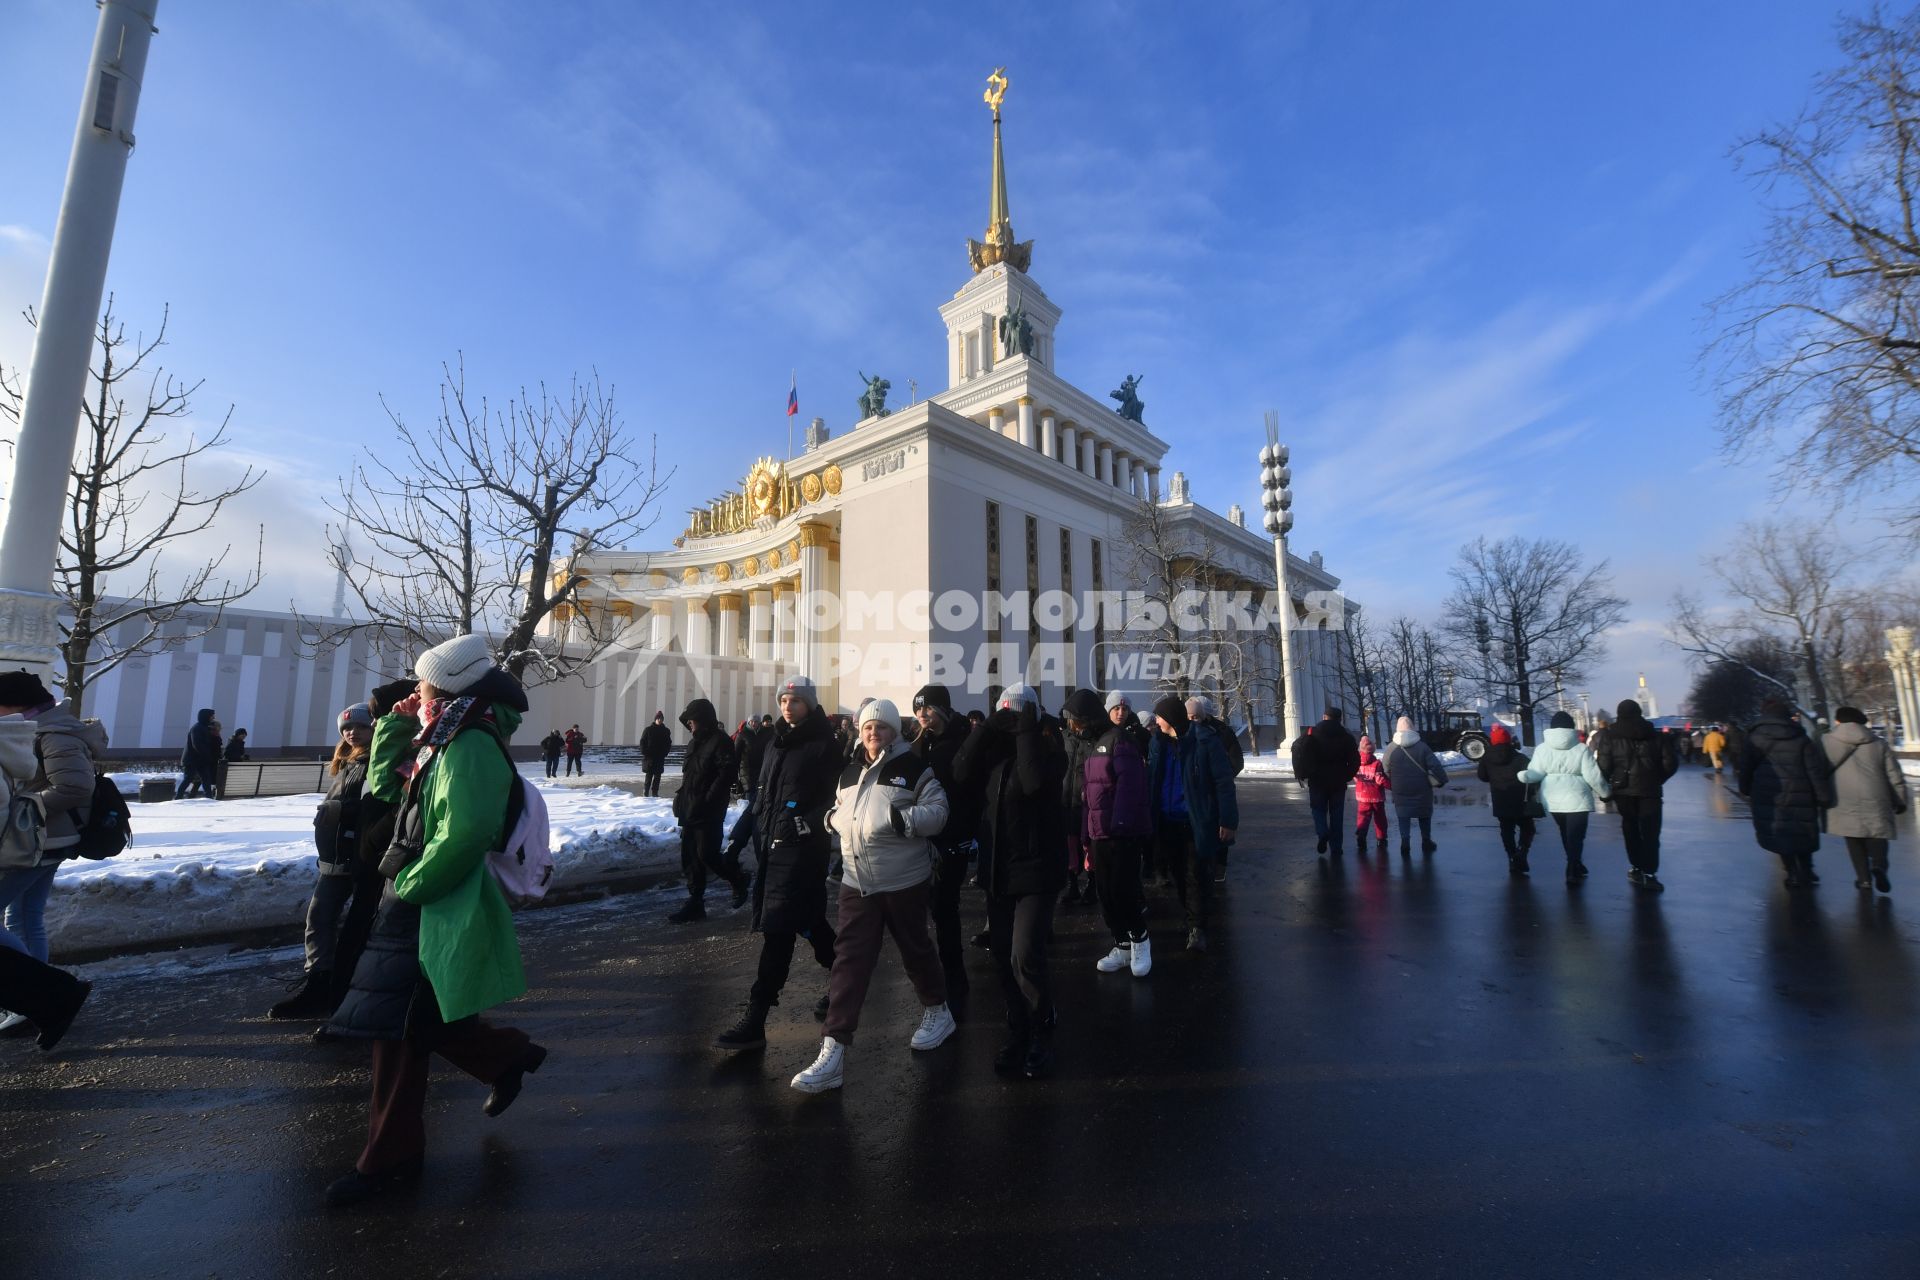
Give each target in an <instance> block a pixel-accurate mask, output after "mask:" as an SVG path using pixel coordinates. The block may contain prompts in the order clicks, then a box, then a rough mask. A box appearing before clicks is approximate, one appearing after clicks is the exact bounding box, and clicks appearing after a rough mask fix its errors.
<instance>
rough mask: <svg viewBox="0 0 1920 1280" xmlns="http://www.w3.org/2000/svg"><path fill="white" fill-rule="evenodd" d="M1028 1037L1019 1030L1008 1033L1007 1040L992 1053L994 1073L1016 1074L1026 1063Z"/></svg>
mask: <svg viewBox="0 0 1920 1280" xmlns="http://www.w3.org/2000/svg"><path fill="white" fill-rule="evenodd" d="M1028 1043H1029V1041H1028V1037H1027V1036H1026V1035H1025V1034H1024V1033H1022V1032H1019V1031H1014V1032H1011V1033H1009V1035H1008V1037H1007V1042H1006V1043H1005V1044H1004V1045H1002V1046H1000V1052H999V1053H996V1054H994V1055H993V1070H994V1073H995V1074H996V1075H1003V1076H1017V1075H1019V1074H1021V1073H1022V1072H1023V1071H1024V1070H1025V1069H1026V1065H1027V1045H1028Z"/></svg>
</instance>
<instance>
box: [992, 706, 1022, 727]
mask: <svg viewBox="0 0 1920 1280" xmlns="http://www.w3.org/2000/svg"><path fill="white" fill-rule="evenodd" d="M1019 727H1020V713H1019V712H1018V711H1015V710H1014V709H1013V708H1012V707H1003V708H1002V709H1000V710H999V711H996V712H994V713H993V714H992V715H990V716H988V717H987V728H989V729H991V730H993V731H994V732H995V733H1012V732H1013V731H1014V730H1016V729H1018V728H1019Z"/></svg>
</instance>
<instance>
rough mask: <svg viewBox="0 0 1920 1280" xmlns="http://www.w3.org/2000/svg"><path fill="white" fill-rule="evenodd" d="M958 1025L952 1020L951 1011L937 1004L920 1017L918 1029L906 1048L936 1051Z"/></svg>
mask: <svg viewBox="0 0 1920 1280" xmlns="http://www.w3.org/2000/svg"><path fill="white" fill-rule="evenodd" d="M959 1025H960V1024H959V1023H957V1022H955V1021H954V1020H953V1010H951V1009H949V1008H947V1006H945V1005H944V1004H937V1005H935V1006H933V1008H931V1009H928V1010H926V1011H925V1012H924V1013H922V1014H921V1015H920V1028H919V1030H917V1031H915V1032H914V1033H913V1039H911V1040H909V1041H907V1047H908V1048H909V1049H938V1048H939V1047H940V1046H941V1045H943V1044H945V1043H946V1042H947V1037H948V1036H950V1035H952V1034H953V1033H954V1030H955V1029H956V1028H957V1027H958V1026H959Z"/></svg>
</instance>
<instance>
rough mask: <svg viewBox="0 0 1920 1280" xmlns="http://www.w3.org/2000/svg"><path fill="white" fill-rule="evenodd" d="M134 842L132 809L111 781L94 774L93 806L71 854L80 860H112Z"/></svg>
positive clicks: (89, 809)
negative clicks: (76, 855) (74, 854)
mask: <svg viewBox="0 0 1920 1280" xmlns="http://www.w3.org/2000/svg"><path fill="white" fill-rule="evenodd" d="M132 842H133V810H132V809H131V808H129V807H128V805H127V798H126V797H125V796H123V795H121V794H120V788H119V787H118V786H116V785H114V781H113V779H112V778H109V777H108V776H107V775H106V774H104V773H96V774H94V775H93V804H92V805H91V806H90V807H89V808H88V809H87V820H86V821H85V822H82V823H81V824H80V842H79V843H78V844H76V845H74V846H73V848H72V850H71V851H72V852H74V853H77V854H79V855H80V856H81V857H83V858H111V857H112V856H113V855H114V854H116V853H119V852H120V851H121V850H122V849H124V848H126V847H127V846H128V845H129V844H131V843H132Z"/></svg>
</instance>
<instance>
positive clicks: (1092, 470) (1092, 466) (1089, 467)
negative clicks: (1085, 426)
mask: <svg viewBox="0 0 1920 1280" xmlns="http://www.w3.org/2000/svg"><path fill="white" fill-rule="evenodd" d="M1097 448H1098V446H1097V445H1096V444H1095V443H1094V440H1093V437H1092V436H1091V435H1088V434H1087V433H1086V432H1084V431H1083V432H1081V433H1080V470H1081V471H1083V472H1085V473H1086V474H1087V475H1096V474H1098V471H1099V466H1100V464H1099V460H1098V454H1096V453H1095V449H1097Z"/></svg>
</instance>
